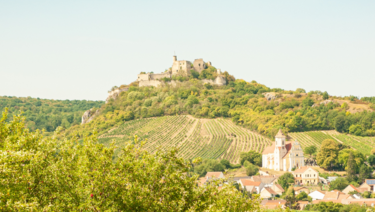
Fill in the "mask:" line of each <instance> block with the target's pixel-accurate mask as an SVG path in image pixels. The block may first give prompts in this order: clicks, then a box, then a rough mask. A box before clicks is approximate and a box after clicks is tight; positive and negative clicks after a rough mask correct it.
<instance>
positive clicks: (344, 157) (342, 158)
mask: <svg viewBox="0 0 375 212" xmlns="http://www.w3.org/2000/svg"><path fill="white" fill-rule="evenodd" d="M350 153H351V154H353V159H354V161H355V164H356V167H357V169H356V172H358V171H359V167H361V165H362V164H363V163H364V161H365V156H364V155H363V154H362V153H361V152H359V151H357V150H353V149H342V150H340V152H339V157H338V163H340V164H341V165H342V166H343V167H345V170H347V166H348V161H349V156H350Z"/></svg>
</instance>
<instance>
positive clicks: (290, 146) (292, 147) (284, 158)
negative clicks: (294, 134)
mask: <svg viewBox="0 0 375 212" xmlns="http://www.w3.org/2000/svg"><path fill="white" fill-rule="evenodd" d="M285 139H286V137H285V135H284V134H283V133H282V132H281V129H280V130H279V132H278V133H277V135H276V136H275V143H274V144H272V145H271V146H269V147H267V148H265V150H264V151H263V152H262V167H263V168H267V169H273V170H275V171H292V169H293V168H294V167H303V166H304V165H305V158H304V156H303V151H302V147H301V145H300V144H299V143H298V142H297V141H294V142H293V143H291V142H288V143H287V142H286V141H285Z"/></svg>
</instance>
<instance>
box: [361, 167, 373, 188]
mask: <svg viewBox="0 0 375 212" xmlns="http://www.w3.org/2000/svg"><path fill="white" fill-rule="evenodd" d="M371 173H372V169H371V168H370V167H368V166H367V165H366V164H362V165H361V168H360V169H359V175H358V182H359V183H361V184H362V183H363V182H365V179H371Z"/></svg>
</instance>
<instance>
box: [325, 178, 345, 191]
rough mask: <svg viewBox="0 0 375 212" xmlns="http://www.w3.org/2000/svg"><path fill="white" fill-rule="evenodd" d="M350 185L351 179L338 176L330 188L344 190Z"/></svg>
mask: <svg viewBox="0 0 375 212" xmlns="http://www.w3.org/2000/svg"><path fill="white" fill-rule="evenodd" d="M348 185H349V181H348V180H347V179H346V178H343V177H338V178H337V179H336V180H334V181H332V182H331V183H330V185H329V190H340V191H342V190H343V189H345V188H346V187H347V186H348Z"/></svg>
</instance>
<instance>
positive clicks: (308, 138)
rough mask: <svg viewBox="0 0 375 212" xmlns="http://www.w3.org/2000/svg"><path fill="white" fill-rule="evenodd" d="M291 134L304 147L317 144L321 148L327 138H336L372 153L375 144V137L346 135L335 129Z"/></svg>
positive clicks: (357, 148) (364, 151)
mask: <svg viewBox="0 0 375 212" xmlns="http://www.w3.org/2000/svg"><path fill="white" fill-rule="evenodd" d="M289 136H290V137H291V140H298V142H299V143H300V144H301V146H302V148H304V147H307V146H310V145H316V146H317V147H318V148H319V147H320V145H321V144H322V142H323V140H325V139H332V140H336V141H337V142H340V143H343V144H346V145H348V146H351V147H352V148H354V149H356V150H358V151H360V152H362V153H363V154H370V153H371V149H373V147H374V146H375V138H374V137H360V136H354V135H349V134H348V135H346V134H341V133H338V132H336V131H334V130H330V131H311V132H298V133H289Z"/></svg>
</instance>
